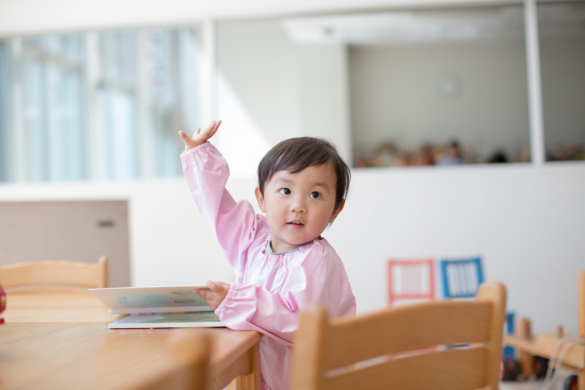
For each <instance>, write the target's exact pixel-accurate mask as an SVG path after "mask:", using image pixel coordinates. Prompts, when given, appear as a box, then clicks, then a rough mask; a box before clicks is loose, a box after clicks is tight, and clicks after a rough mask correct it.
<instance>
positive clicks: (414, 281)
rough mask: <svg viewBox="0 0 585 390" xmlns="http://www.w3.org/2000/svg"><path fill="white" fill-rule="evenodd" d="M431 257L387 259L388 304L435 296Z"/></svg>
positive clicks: (428, 298) (427, 298)
mask: <svg viewBox="0 0 585 390" xmlns="http://www.w3.org/2000/svg"><path fill="white" fill-rule="evenodd" d="M434 268H435V267H434V265H433V260H432V259H410V260H406V259H403V260H397V259H390V260H388V304H389V305H390V306H392V305H394V304H396V303H397V302H398V301H402V302H406V301H420V300H430V299H434V297H435V272H434Z"/></svg>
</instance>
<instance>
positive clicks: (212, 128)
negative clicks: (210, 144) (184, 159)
mask: <svg viewBox="0 0 585 390" xmlns="http://www.w3.org/2000/svg"><path fill="white" fill-rule="evenodd" d="M219 125H221V121H212V122H211V123H210V124H209V126H207V128H206V129H205V130H203V131H201V129H197V131H196V132H195V134H193V137H189V136H188V135H187V134H186V133H185V132H184V131H179V135H180V136H181V139H183V142H184V143H185V150H189V149H193V148H194V147H196V146H199V145H202V144H204V143H206V142H207V140H208V139H210V138H211V137H213V135H214V134H215V132H216V131H217V129H219Z"/></svg>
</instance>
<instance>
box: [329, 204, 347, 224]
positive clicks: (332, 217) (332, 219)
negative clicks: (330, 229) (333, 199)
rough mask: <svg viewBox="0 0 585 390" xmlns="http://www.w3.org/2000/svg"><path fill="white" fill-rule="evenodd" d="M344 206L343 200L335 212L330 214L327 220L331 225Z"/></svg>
mask: <svg viewBox="0 0 585 390" xmlns="http://www.w3.org/2000/svg"><path fill="white" fill-rule="evenodd" d="M344 206H345V199H341V204H340V205H339V207H338V208H337V210H335V211H333V214H331V218H329V223H333V221H335V218H337V216H338V215H339V213H341V210H343V207H344Z"/></svg>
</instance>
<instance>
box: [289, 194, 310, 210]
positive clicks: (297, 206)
mask: <svg viewBox="0 0 585 390" xmlns="http://www.w3.org/2000/svg"><path fill="white" fill-rule="evenodd" d="M290 208H291V211H294V212H296V213H304V212H306V211H307V209H306V207H305V202H304V201H303V199H301V198H299V197H294V198H293V200H292V203H291V205H290Z"/></svg>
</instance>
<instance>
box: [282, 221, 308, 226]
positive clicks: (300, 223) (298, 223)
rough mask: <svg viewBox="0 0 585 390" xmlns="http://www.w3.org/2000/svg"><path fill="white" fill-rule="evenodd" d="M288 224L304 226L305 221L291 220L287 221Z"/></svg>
mask: <svg viewBox="0 0 585 390" xmlns="http://www.w3.org/2000/svg"><path fill="white" fill-rule="evenodd" d="M286 224H287V225H291V226H304V223H302V222H297V221H291V222H287V223H286Z"/></svg>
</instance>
